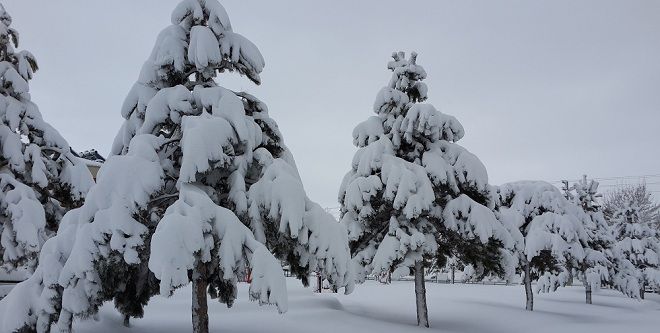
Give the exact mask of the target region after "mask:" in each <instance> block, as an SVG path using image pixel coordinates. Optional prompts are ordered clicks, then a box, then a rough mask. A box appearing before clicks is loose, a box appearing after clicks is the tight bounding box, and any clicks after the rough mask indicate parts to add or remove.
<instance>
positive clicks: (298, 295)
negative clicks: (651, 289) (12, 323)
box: [75, 279, 660, 333]
mask: <svg viewBox="0 0 660 333" xmlns="http://www.w3.org/2000/svg"><path fill="white" fill-rule="evenodd" d="M288 292H289V311H288V312H287V313H286V314H284V315H279V314H278V313H277V310H276V309H275V308H274V307H259V306H258V305H257V304H256V303H254V302H250V301H249V300H247V286H246V285H245V284H241V285H240V290H239V298H238V300H237V302H236V304H235V305H234V307H233V308H231V309H227V308H226V307H225V306H224V305H223V304H219V303H218V302H216V301H214V300H209V316H210V330H211V332H254V333H256V332H282V333H284V332H286V333H296V332H301V333H302V332H305V333H307V332H321V333H324V332H328V333H330V332H344V333H347V332H379V333H390V332H417V331H418V332H428V331H429V330H427V329H422V328H417V327H416V326H415V324H416V317H415V298H414V294H413V284H412V283H411V282H405V281H395V282H393V283H392V284H391V285H382V284H380V283H378V282H374V281H367V282H366V283H365V284H363V285H361V286H358V287H357V288H356V290H355V292H354V293H353V294H351V295H347V296H346V295H341V294H331V293H324V294H320V295H319V294H314V293H313V292H312V290H311V288H309V289H305V288H303V287H302V286H301V285H300V284H299V283H298V282H297V281H296V280H293V279H288ZM536 296H537V297H536V299H535V311H534V312H526V311H525V309H524V307H525V304H524V302H525V298H524V290H523V287H522V286H519V285H516V286H492V285H464V284H456V285H447V284H435V283H428V284H427V297H428V302H429V315H430V320H431V329H430V331H438V332H447V333H449V332H465V333H467V332H470V333H479V332H494V333H500V332H501V333H515V332H532V331H533V332H535V333H543V332H548V333H549V332H562V333H571V332H580V333H586V332H599V333H608V332H617V333H620V332H627V333H645V332H649V333H650V332H658V330H659V328H660V295H657V294H650V295H647V296H648V297H647V299H646V300H644V301H637V300H633V299H629V298H625V297H623V296H622V295H621V294H619V293H616V292H613V291H611V290H602V291H600V292H598V293H597V294H595V295H594V304H593V305H591V306H589V305H586V304H584V300H583V299H584V293H583V289H582V288H580V287H577V286H576V287H569V288H561V289H560V290H559V291H558V292H556V293H551V294H545V295H544V294H542V295H536ZM190 304H191V298H190V288H189V287H188V288H184V289H181V290H178V291H177V292H176V293H175V294H174V296H173V297H172V298H171V299H165V298H161V297H155V298H153V299H152V301H151V303H150V304H149V305H148V307H147V309H146V314H145V317H144V318H143V319H138V320H135V319H134V320H133V327H132V328H124V327H123V326H122V319H121V317H120V315H119V314H118V313H117V312H116V311H115V310H114V309H113V307H112V304H107V305H106V306H105V307H103V309H102V310H101V313H100V316H99V321H98V322H95V321H93V320H87V321H83V322H79V323H76V325H75V331H76V332H77V333H109V332H132V333H142V332H161V333H170V332H171V333H174V332H176V333H180V332H189V331H190V330H191V324H190Z"/></svg>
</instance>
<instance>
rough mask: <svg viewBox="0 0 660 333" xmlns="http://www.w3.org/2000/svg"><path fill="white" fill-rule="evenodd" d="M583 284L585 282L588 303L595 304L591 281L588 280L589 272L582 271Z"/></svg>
mask: <svg viewBox="0 0 660 333" xmlns="http://www.w3.org/2000/svg"><path fill="white" fill-rule="evenodd" d="M582 284H584V292H585V294H586V298H587V304H593V303H591V284H590V283H589V281H587V273H586V272H584V271H583V272H582Z"/></svg>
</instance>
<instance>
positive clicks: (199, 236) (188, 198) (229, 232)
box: [149, 184, 287, 312]
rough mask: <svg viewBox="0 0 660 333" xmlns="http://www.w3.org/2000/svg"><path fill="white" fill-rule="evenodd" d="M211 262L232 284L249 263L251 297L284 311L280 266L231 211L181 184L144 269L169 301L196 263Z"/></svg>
mask: <svg viewBox="0 0 660 333" xmlns="http://www.w3.org/2000/svg"><path fill="white" fill-rule="evenodd" d="M198 257H199V258H198ZM213 258H215V260H217V261H215V260H214V262H217V263H218V269H219V270H220V272H221V278H222V279H223V280H227V281H231V282H232V283H234V284H235V283H236V282H237V280H238V276H237V275H236V274H237V272H244V271H245V269H246V268H247V267H248V264H249V267H251V269H252V286H251V287H250V297H251V298H253V299H256V300H258V301H259V302H260V303H262V304H276V305H277V308H278V309H279V311H280V312H285V311H286V309H287V298H286V285H285V283H284V272H283V271H282V266H281V265H280V263H279V261H278V260H277V259H275V257H273V255H272V254H271V253H270V252H268V250H267V249H266V248H265V247H264V245H263V244H262V243H260V242H258V241H256V240H255V239H254V237H253V236H252V232H250V230H249V229H248V228H247V227H246V226H245V225H243V223H241V221H240V220H239V219H238V218H237V217H236V215H235V214H234V213H233V212H232V211H230V210H228V209H226V208H223V207H220V206H218V205H216V204H215V203H214V202H213V201H211V199H210V198H209V197H208V195H207V194H206V193H205V192H204V189H203V188H199V187H197V186H194V185H189V184H183V185H182V186H181V189H180V192H179V199H178V200H177V201H176V202H175V203H174V204H172V205H171V206H169V207H168V208H167V211H166V212H165V215H164V217H163V219H162V220H161V221H160V223H159V224H158V228H157V229H156V232H155V233H154V235H153V237H152V240H151V257H150V258H149V269H150V270H151V271H153V272H154V274H155V275H156V277H157V278H158V279H159V280H160V291H161V294H163V295H167V296H169V295H171V294H172V291H173V290H174V289H176V288H178V287H181V286H184V285H186V284H188V282H189V279H188V271H189V270H192V269H193V268H194V267H195V262H196V260H201V261H202V262H205V263H208V262H210V261H211V260H212V259H213ZM246 259H247V262H246V261H245V260H246Z"/></svg>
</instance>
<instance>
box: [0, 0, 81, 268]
mask: <svg viewBox="0 0 660 333" xmlns="http://www.w3.org/2000/svg"><path fill="white" fill-rule="evenodd" d="M0 17H1V18H2V19H1V20H0V208H1V209H2V211H3V214H2V216H0V233H1V234H2V236H1V240H0V254H1V255H2V260H0V269H3V270H7V271H9V272H11V271H13V270H16V269H26V270H27V271H28V272H30V271H32V270H33V269H34V266H35V264H36V262H37V256H38V254H39V250H40V249H41V246H42V244H43V243H44V242H45V240H46V239H47V238H48V237H50V236H52V235H53V234H54V233H55V232H56V231H57V226H58V225H59V223H60V220H61V218H62V216H63V215H64V213H66V212H67V211H68V210H70V209H72V208H75V207H78V206H80V204H81V203H82V201H83V200H84V197H85V194H86V193H87V191H88V190H89V188H90V187H91V186H92V183H93V180H92V176H91V174H90V173H89V171H88V170H87V168H86V167H85V164H84V163H83V162H82V161H80V160H79V159H78V158H77V157H76V156H75V155H74V153H73V152H72V151H71V148H70V147H69V144H68V143H67V142H66V140H64V138H63V137H62V136H61V135H60V134H59V133H58V132H57V130H55V129H54V128H53V127H52V126H50V125H49V124H48V123H46V122H45V121H44V120H43V118H42V116H41V113H40V111H39V109H38V107H37V106H36V105H35V104H34V103H33V102H32V101H31V100H30V93H29V90H30V87H29V83H28V81H29V80H30V79H32V76H33V74H34V72H36V71H37V69H38V66H37V62H36V59H35V58H34V56H33V55H32V54H31V53H30V52H28V51H16V50H15V49H14V47H18V32H17V31H16V30H14V29H13V28H11V27H10V25H11V22H12V20H11V16H9V14H8V13H7V12H6V11H5V9H4V7H2V5H0ZM46 221H48V223H46Z"/></svg>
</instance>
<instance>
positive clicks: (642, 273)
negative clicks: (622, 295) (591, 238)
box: [611, 200, 660, 288]
mask: <svg viewBox="0 0 660 333" xmlns="http://www.w3.org/2000/svg"><path fill="white" fill-rule="evenodd" d="M650 222H651V221H647V220H646V219H645V215H644V214H643V209H642V208H641V207H640V205H638V204H636V203H635V202H632V200H631V201H630V202H628V203H627V204H625V205H623V206H622V207H621V208H620V209H618V210H617V211H616V212H614V214H613V216H612V221H611V223H613V228H614V235H615V237H616V244H615V246H614V250H615V252H616V254H617V255H618V256H619V257H620V259H619V260H621V261H628V262H629V263H626V264H627V265H629V266H631V267H634V270H633V272H634V273H633V275H634V276H635V277H636V278H637V283H638V285H639V286H640V287H643V286H652V287H656V288H657V287H660V233H659V232H658V230H657V229H656V228H654V227H652V225H651V223H650ZM623 280H624V281H626V282H629V281H630V280H632V279H631V278H629V277H627V278H626V277H624V278H623ZM633 285H634V283H633Z"/></svg>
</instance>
